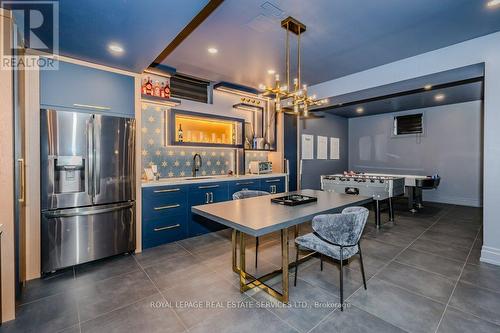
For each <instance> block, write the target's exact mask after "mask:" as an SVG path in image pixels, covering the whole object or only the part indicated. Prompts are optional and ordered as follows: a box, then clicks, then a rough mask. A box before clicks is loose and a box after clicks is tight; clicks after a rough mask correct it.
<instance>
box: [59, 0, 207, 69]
mask: <svg viewBox="0 0 500 333" xmlns="http://www.w3.org/2000/svg"><path fill="white" fill-rule="evenodd" d="M207 3H208V0H161V1H160V0H140V1H139V0H85V1H80V0H60V1H59V40H60V42H59V48H60V54H61V55H64V56H68V57H73V58H77V59H81V60H87V61H90V62H94V63H97V64H101V65H107V66H112V67H116V68H121V69H124V70H129V71H134V72H142V71H143V70H144V69H145V68H147V67H148V66H149V65H150V64H151V63H152V62H153V61H154V59H155V58H156V57H157V56H158V55H159V54H160V52H161V51H163V49H164V48H165V47H166V46H167V45H168V44H169V43H170V42H171V41H172V40H173V39H174V37H175V36H176V35H177V34H178V33H179V32H180V31H181V30H182V29H183V28H184V27H185V26H186V25H187V24H188V23H189V22H190V21H191V20H192V19H193V17H194V16H196V14H198V13H199V11H200V10H201V9H202V8H203V7H204V6H205V5H206V4H207ZM109 43H117V44H119V45H121V46H122V47H123V49H124V52H123V54H121V55H119V56H117V55H113V54H111V53H110V52H109V51H108V44H109Z"/></svg>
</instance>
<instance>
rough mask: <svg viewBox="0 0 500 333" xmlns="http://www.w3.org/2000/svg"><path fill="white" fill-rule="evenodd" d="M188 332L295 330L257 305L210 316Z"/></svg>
mask: <svg viewBox="0 0 500 333" xmlns="http://www.w3.org/2000/svg"><path fill="white" fill-rule="evenodd" d="M189 332H190V333H206V332H218V333H232V332H238V333H255V332H266V333H296V332H297V330H295V329H294V328H292V327H291V326H290V325H288V324H287V323H285V322H284V321H282V320H281V319H279V318H278V317H276V316H275V315H274V314H272V313H271V312H270V311H268V310H267V309H264V308H257V307H251V306H248V307H245V304H243V305H242V307H236V308H233V309H226V310H224V311H222V312H221V313H219V314H218V315H215V316H210V317H208V318H207V319H206V320H204V321H203V322H201V323H200V324H198V325H196V326H194V327H192V328H190V329H189Z"/></svg>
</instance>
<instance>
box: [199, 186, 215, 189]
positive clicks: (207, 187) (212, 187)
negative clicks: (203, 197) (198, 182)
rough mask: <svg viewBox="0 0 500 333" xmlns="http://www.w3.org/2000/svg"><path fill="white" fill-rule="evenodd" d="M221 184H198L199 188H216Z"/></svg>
mask: <svg viewBox="0 0 500 333" xmlns="http://www.w3.org/2000/svg"><path fill="white" fill-rule="evenodd" d="M219 186H220V185H205V186H198V188H199V189H204V188H216V187H219Z"/></svg>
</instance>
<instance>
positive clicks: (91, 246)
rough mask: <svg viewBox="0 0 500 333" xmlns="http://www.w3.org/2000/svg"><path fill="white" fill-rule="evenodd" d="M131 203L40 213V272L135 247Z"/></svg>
mask: <svg viewBox="0 0 500 333" xmlns="http://www.w3.org/2000/svg"><path fill="white" fill-rule="evenodd" d="M134 211H135V208H134V205H133V204H132V203H127V204H121V205H107V206H98V207H90V208H77V209H61V210H57V211H51V212H44V213H42V230H41V235H42V272H43V273H46V272H50V271H54V270H57V269H60V268H63V267H68V266H72V265H76V264H81V263H84V262H88V261H92V260H96V259H100V258H105V257H108V256H112V255H115V254H119V253H124V252H129V251H133V250H134V249H135V232H134V230H135V215H134Z"/></svg>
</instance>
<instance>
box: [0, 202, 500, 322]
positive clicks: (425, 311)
mask: <svg viewBox="0 0 500 333" xmlns="http://www.w3.org/2000/svg"><path fill="white" fill-rule="evenodd" d="M401 204H402V205H403V204H404V203H401ZM400 208H401V209H398V210H397V213H396V224H389V223H387V224H385V225H384V227H383V228H382V229H381V230H379V231H377V230H376V229H375V228H374V226H373V224H374V223H373V216H370V221H369V224H368V225H367V227H366V229H365V232H364V235H363V240H362V247H363V254H364V259H365V268H366V273H367V277H368V278H369V280H368V290H364V289H363V288H362V279H361V273H360V266H359V260H358V259H357V258H353V260H351V262H350V263H349V265H348V266H347V268H346V270H345V275H344V276H345V295H346V297H347V304H348V306H347V308H346V310H345V311H344V312H340V311H339V310H338V309H337V308H336V306H335V305H336V303H337V302H338V300H339V299H338V284H339V269H338V267H337V265H335V264H334V263H331V262H326V263H325V268H324V270H323V271H320V269H319V261H318V259H315V258H314V259H311V260H309V261H308V262H307V263H305V264H303V265H301V266H300V268H299V274H298V278H299V280H298V285H297V287H293V283H291V287H290V288H291V289H290V293H291V301H290V305H289V306H282V304H280V303H279V302H277V301H275V300H273V299H272V298H270V297H269V296H268V295H267V294H265V293H263V292H262V291H259V290H250V291H248V292H247V293H244V294H241V293H240V292H239V288H238V279H237V276H236V275H235V274H234V273H233V272H232V270H231V246H230V232H229V231H227V230H225V231H222V232H218V233H215V234H209V235H204V236H201V237H197V238H192V239H187V240H183V241H180V242H177V243H172V244H168V245H164V246H160V247H157V248H153V249H149V250H147V251H144V252H143V253H141V254H137V255H123V256H117V257H114V258H111V259H107V260H103V261H100V262H96V263H91V264H87V265H83V266H79V267H75V268H73V269H67V270H64V271H62V272H59V273H57V274H55V275H52V276H49V277H47V278H45V279H42V280H36V281H31V282H29V283H28V285H27V287H26V289H25V290H24V292H23V295H22V298H21V300H20V301H19V304H18V307H17V317H18V318H17V320H15V321H12V322H9V323H6V324H4V325H3V326H2V327H1V328H0V331H1V332H14V331H15V332H58V331H61V332H124V331H126V332H136V331H140V332H185V331H190V332H405V331H406V332H470V331H474V332H500V283H499V281H500V267H496V266H492V265H488V264H484V263H480V262H479V255H480V248H481V243H482V240H481V237H482V234H481V210H480V209H474V208H468V207H460V206H451V205H440V204H431V203H429V204H427V205H426V207H425V208H424V209H423V210H422V211H420V212H419V213H417V214H415V215H413V214H411V213H409V212H406V210H405V209H404V206H401V207H400ZM386 218H387V216H386V215H385V214H384V219H386ZM308 228H309V226H307V225H305V226H303V227H302V232H307V229H308ZM252 242H253V240H249V243H250V244H249V245H248V249H247V255H248V256H249V257H250V258H252V256H253V255H254V248H253V246H252V244H251V243H252ZM279 247H280V244H279V241H278V238H277V235H270V236H266V237H263V238H262V239H261V245H260V248H259V268H258V271H259V272H267V271H270V270H274V269H276V268H278V267H279V265H280V249H279ZM290 257H291V258H294V257H295V250H294V247H293V242H292V244H291V249H290ZM250 262H251V263H252V264H250ZM248 266H249V267H248V269H249V270H250V271H252V270H254V268H252V267H251V266H253V261H252V260H249V264H248ZM292 273H293V271H292ZM292 278H293V275H292V276H291V279H292ZM276 283H277V284H276V287H277V288H279V287H280V285H279V284H280V283H279V277H278V279H276Z"/></svg>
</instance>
